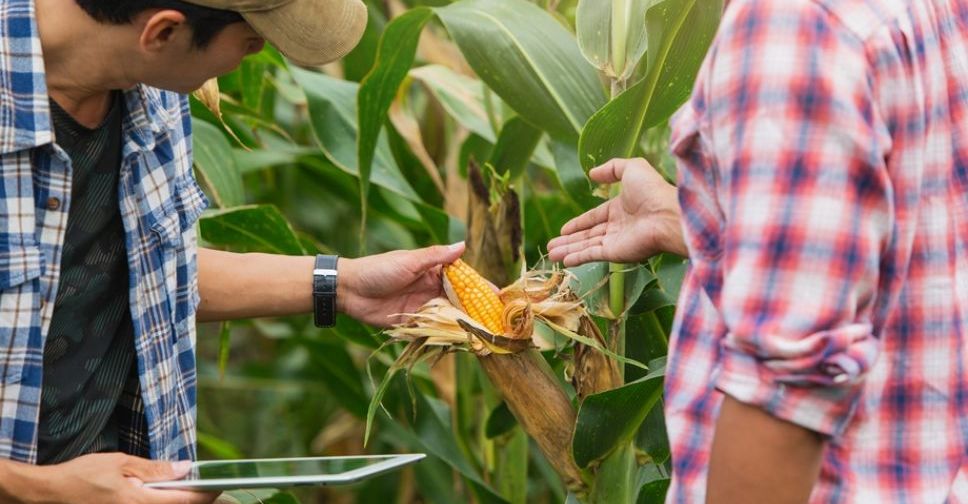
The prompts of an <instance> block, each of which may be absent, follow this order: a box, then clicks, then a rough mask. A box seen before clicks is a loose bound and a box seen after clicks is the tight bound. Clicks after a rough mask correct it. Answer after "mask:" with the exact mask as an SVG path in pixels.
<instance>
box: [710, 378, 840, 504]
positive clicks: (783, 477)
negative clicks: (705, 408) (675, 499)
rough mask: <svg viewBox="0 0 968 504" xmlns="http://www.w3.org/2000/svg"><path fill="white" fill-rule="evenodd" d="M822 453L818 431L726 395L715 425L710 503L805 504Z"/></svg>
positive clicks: (711, 459)
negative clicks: (776, 416) (770, 503)
mask: <svg viewBox="0 0 968 504" xmlns="http://www.w3.org/2000/svg"><path fill="white" fill-rule="evenodd" d="M822 452H823V440H822V438H821V437H820V436H819V435H818V434H817V433H815V432H813V431H809V430H807V429H804V428H803V427H800V426H797V425H794V424H792V423H789V422H786V421H783V420H779V419H777V418H775V417H773V416H770V415H769V414H768V413H766V412H765V411H763V410H762V409H760V408H757V407H755V406H750V405H747V404H743V403H741V402H739V401H737V400H736V399H733V398H732V397H730V396H728V395H727V396H726V398H725V399H724V401H723V406H722V409H721V410H720V413H719V419H718V420H717V422H716V435H715V437H714V439H713V449H712V455H711V457H710V464H709V482H708V486H707V494H706V502H708V503H709V504H733V503H736V504H745V503H747V502H773V503H776V504H787V503H789V504H800V503H804V502H807V499H808V498H809V497H810V491H811V490H812V489H813V486H814V484H815V483H816V481H817V476H818V475H819V473H820V459H821V454H822Z"/></svg>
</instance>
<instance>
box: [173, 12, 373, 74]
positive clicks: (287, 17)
mask: <svg viewBox="0 0 968 504" xmlns="http://www.w3.org/2000/svg"><path fill="white" fill-rule="evenodd" d="M186 1H187V2H189V3H193V4H196V5H201V6H204V7H211V8H213V9H222V10H230V11H235V12H238V13H239V14H242V17H243V18H245V20H246V21H247V22H248V23H249V24H250V25H251V26H252V28H253V29H255V31H257V32H259V35H262V36H263V37H264V38H265V39H266V40H267V41H269V43H270V44H272V45H274V46H275V47H276V49H279V52H281V53H282V54H285V55H286V57H288V58H289V59H291V60H293V61H294V62H296V63H298V64H300V65H309V66H314V65H322V64H324V63H329V62H331V61H335V60H338V59H340V58H342V57H343V56H346V53H348V52H350V50H351V49H353V47H355V46H356V44H357V43H359V41H360V38H362V37H363V30H364V29H366V6H365V5H364V4H363V2H362V1H361V0H186Z"/></svg>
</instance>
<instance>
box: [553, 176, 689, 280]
mask: <svg viewBox="0 0 968 504" xmlns="http://www.w3.org/2000/svg"><path fill="white" fill-rule="evenodd" d="M589 176H590V177H591V179H592V180H593V181H595V182H598V183H600V184H611V183H615V182H621V183H622V193H621V195H620V196H619V197H618V198H614V199H612V200H610V201H608V202H606V203H603V204H602V205H600V206H598V207H597V208H594V209H592V210H590V211H588V212H586V213H584V214H582V215H580V216H578V217H576V218H575V219H573V220H571V221H570V222H568V223H567V224H565V226H564V227H562V228H561V236H560V237H558V238H555V239H553V240H551V242H549V243H548V255H549V257H550V259H551V260H553V261H561V260H563V261H564V263H565V266H576V265H579V264H583V263H587V262H593V261H610V262H620V263H622V262H625V263H632V262H641V261H644V260H645V259H648V258H649V257H652V256H653V255H655V254H658V253H660V252H671V253H674V254H678V255H681V256H684V257H685V256H688V254H689V252H688V250H687V249H686V244H685V242H684V241H683V238H682V228H681V225H680V211H679V200H678V191H677V190H676V188H675V187H674V186H672V185H671V184H669V183H668V182H666V181H665V179H663V178H662V176H661V175H659V173H658V172H656V171H655V169H654V168H652V166H651V165H649V163H648V161H646V160H644V159H613V160H612V161H609V162H608V163H605V164H604V165H602V166H599V167H598V168H595V169H593V170H592V171H591V172H589Z"/></svg>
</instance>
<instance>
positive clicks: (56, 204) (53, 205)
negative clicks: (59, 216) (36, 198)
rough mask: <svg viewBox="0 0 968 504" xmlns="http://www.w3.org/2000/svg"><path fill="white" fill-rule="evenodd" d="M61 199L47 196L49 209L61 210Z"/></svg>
mask: <svg viewBox="0 0 968 504" xmlns="http://www.w3.org/2000/svg"><path fill="white" fill-rule="evenodd" d="M60 207H61V200H60V199H58V198H47V209H48V210H60Z"/></svg>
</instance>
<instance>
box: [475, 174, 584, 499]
mask: <svg viewBox="0 0 968 504" xmlns="http://www.w3.org/2000/svg"><path fill="white" fill-rule="evenodd" d="M485 169H489V167H486V166H485ZM485 175H490V177H488V178H489V179H490V181H489V182H490V184H488V180H485ZM468 183H469V185H470V190H469V191H468V193H469V197H468V209H467V253H466V254H465V260H466V261H467V263H468V264H470V265H471V266H472V267H473V268H474V269H476V270H477V271H479V272H480V273H481V274H482V275H483V276H484V277H485V278H487V279H488V280H489V281H491V282H492V283H494V284H495V285H507V284H509V283H510V281H511V279H512V278H514V276H515V271H520V264H521V251H520V249H521V236H522V233H521V214H520V201H519V199H518V195H517V194H516V193H515V191H514V190H513V189H512V188H511V187H510V186H509V185H507V183H506V182H503V181H501V180H500V179H499V177H497V176H496V174H494V172H493V170H492V171H490V172H488V173H484V172H482V171H481V168H480V167H479V166H478V165H477V164H476V163H473V162H472V163H471V165H470V166H469V168H468ZM478 362H480V364H481V369H482V370H483V371H484V373H485V374H486V375H487V377H488V380H489V381H490V382H491V384H492V385H493V386H494V387H495V388H496V389H497V390H498V391H499V392H500V394H501V396H502V397H503V399H504V401H505V402H506V403H507V405H508V407H509V409H510V410H511V413H513V414H514V417H515V418H516V419H517V421H518V423H519V424H520V425H521V427H522V428H523V429H524V431H525V432H526V433H527V434H528V435H529V436H530V437H531V438H532V439H534V440H535V442H536V443H537V445H538V447H539V448H540V449H541V451H542V453H544V455H545V457H546V458H547V459H548V461H549V462H550V463H551V465H552V466H553V467H554V468H555V471H556V472H557V473H558V475H559V476H560V477H561V478H562V481H563V482H564V483H565V486H566V487H567V488H568V489H569V490H571V491H574V492H576V493H585V491H586V489H585V487H586V483H585V477H584V475H583V474H582V471H581V470H580V469H579V468H578V466H577V464H575V459H574V456H573V455H572V453H571V436H572V429H573V427H574V425H575V418H576V417H575V409H574V408H573V407H572V404H571V401H570V400H569V398H568V396H567V395H566V394H565V392H564V390H562V388H561V385H560V383H559V381H558V379H557V378H556V377H555V376H554V373H553V372H552V370H551V368H550V367H549V366H548V363H547V362H546V361H545V360H544V358H543V357H542V356H541V354H539V353H538V352H537V351H535V350H525V351H523V352H519V353H512V354H502V355H497V354H491V355H488V356H484V357H478Z"/></svg>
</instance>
